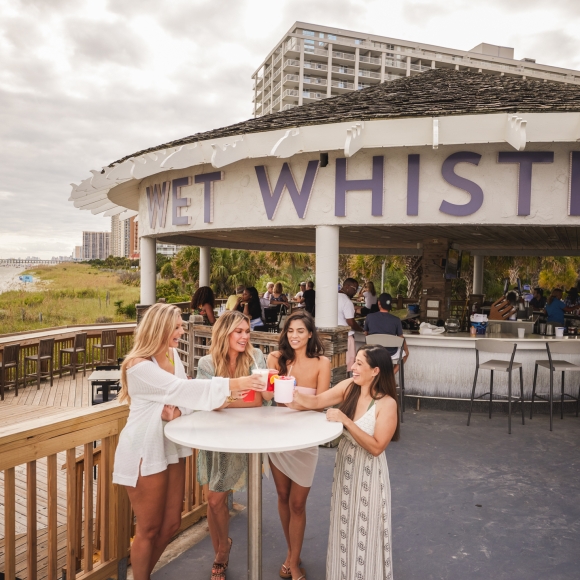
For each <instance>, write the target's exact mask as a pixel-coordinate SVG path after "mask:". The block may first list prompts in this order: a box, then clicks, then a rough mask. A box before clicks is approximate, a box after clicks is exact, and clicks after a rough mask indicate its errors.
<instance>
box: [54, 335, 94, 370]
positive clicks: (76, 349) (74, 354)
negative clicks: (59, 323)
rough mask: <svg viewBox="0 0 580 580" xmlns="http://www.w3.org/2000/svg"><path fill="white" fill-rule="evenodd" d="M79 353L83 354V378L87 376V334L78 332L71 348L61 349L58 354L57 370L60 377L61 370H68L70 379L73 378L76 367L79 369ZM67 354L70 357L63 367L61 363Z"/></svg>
mask: <svg viewBox="0 0 580 580" xmlns="http://www.w3.org/2000/svg"><path fill="white" fill-rule="evenodd" d="M79 353H83V377H85V376H86V375H87V333H86V332H79V333H78V334H75V341H74V344H73V347H72V348H61V349H60V352H59V353H58V368H59V376H60V377H62V369H70V371H71V375H72V378H73V379H74V378H75V374H76V371H77V366H78V367H79V368H80V366H81V365H80V363H79V362H78V359H79ZM65 354H68V355H69V356H70V359H69V364H68V365H63V364H62V361H63V358H64V355H65Z"/></svg>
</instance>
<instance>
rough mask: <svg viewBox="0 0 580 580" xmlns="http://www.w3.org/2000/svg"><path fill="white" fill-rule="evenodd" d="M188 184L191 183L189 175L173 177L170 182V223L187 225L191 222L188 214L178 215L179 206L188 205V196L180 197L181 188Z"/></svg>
mask: <svg viewBox="0 0 580 580" xmlns="http://www.w3.org/2000/svg"><path fill="white" fill-rule="evenodd" d="M188 185H191V177H180V178H179V179H174V180H173V181H172V183H171V193H172V199H171V201H172V203H171V209H172V216H171V223H172V224H173V225H174V226H188V225H189V224H190V223H191V217H190V216H188V215H179V210H178V208H180V207H189V204H190V199H189V198H188V197H181V188H182V187H186V186H188Z"/></svg>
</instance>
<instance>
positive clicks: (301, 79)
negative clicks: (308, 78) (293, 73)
mask: <svg viewBox="0 0 580 580" xmlns="http://www.w3.org/2000/svg"><path fill="white" fill-rule="evenodd" d="M299 42H300V72H299V73H298V74H299V75H300V77H299V80H298V104H299V105H301V104H302V101H303V99H304V97H303V96H302V91H303V90H304V39H303V38H300V39H299Z"/></svg>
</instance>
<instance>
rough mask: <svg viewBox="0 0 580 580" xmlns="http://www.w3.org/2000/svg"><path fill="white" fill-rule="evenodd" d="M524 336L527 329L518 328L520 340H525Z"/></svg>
mask: <svg viewBox="0 0 580 580" xmlns="http://www.w3.org/2000/svg"><path fill="white" fill-rule="evenodd" d="M524 336H526V329H525V328H518V338H524Z"/></svg>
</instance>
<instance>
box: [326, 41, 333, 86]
mask: <svg viewBox="0 0 580 580" xmlns="http://www.w3.org/2000/svg"><path fill="white" fill-rule="evenodd" d="M326 65H327V66H328V71H327V73H326V82H327V85H326V96H327V97H329V98H330V97H331V96H332V43H331V42H329V43H328V60H327V63H326Z"/></svg>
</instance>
